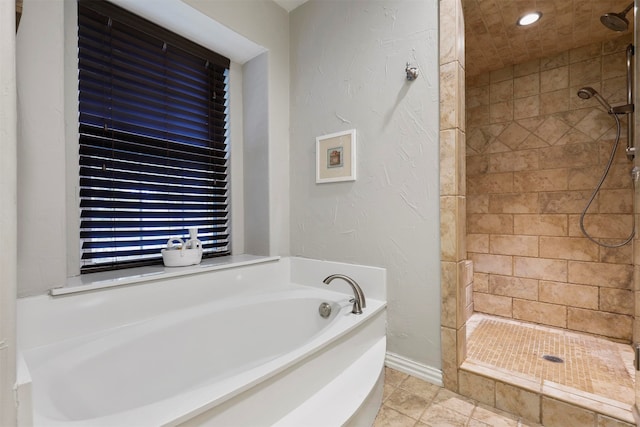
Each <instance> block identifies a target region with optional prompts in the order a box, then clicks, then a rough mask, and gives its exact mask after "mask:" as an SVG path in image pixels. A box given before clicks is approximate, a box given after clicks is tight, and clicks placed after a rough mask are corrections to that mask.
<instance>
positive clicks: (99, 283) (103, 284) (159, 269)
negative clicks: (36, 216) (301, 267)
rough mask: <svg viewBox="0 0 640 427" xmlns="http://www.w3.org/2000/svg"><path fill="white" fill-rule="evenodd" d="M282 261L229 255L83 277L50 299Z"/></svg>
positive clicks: (57, 290)
mask: <svg viewBox="0 0 640 427" xmlns="http://www.w3.org/2000/svg"><path fill="white" fill-rule="evenodd" d="M279 259H280V257H279V256H272V257H266V256H257V255H230V256H224V257H219V258H207V259H204V260H203V261H202V262H201V263H200V264H198V265H190V266H187V267H165V266H163V265H152V266H147V267H137V268H129V269H125V270H115V271H103V272H100V273H90V274H83V275H80V276H76V277H70V278H68V279H67V285H66V286H64V287H60V288H53V289H51V290H50V291H49V294H50V295H51V296H57V295H69V294H75V293H79V292H88V291H95V290H99V289H106V288H112V287H116V286H125V285H135V284H139V283H144V282H149V281H152V280H159V279H167V278H170V277H179V276H189V275H192V274H199V273H204V272H209V271H215V270H225V269H228V268H234V267H242V266H245V265H252V264H261V263H266V262H272V261H277V260H279Z"/></svg>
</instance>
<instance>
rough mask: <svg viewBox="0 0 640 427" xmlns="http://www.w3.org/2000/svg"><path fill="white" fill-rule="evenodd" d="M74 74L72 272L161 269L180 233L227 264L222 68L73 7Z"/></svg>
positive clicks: (92, 5)
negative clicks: (76, 235)
mask: <svg viewBox="0 0 640 427" xmlns="http://www.w3.org/2000/svg"><path fill="white" fill-rule="evenodd" d="M78 67H79V111H80V116H79V130H80V153H79V154H80V220H81V221H80V222H81V224H80V240H81V251H82V266H81V272H91V271H98V270H105V269H115V268H123V267H130V266H137V265H143V264H151V263H156V262H161V259H162V257H161V255H160V250H161V249H162V247H164V246H165V245H166V242H167V240H168V239H169V238H170V237H172V236H179V237H182V238H187V237H188V231H187V228H188V227H198V230H199V231H198V238H199V239H200V240H201V241H202V243H203V248H204V255H203V256H204V257H207V256H208V257H211V256H220V255H227V254H229V253H230V244H229V209H228V203H229V201H228V170H227V167H228V161H229V156H228V148H227V135H228V126H227V77H228V70H229V60H228V59H227V58H224V57H222V56H220V55H218V54H216V53H214V52H211V51H209V50H207V49H205V48H203V47H201V46H199V45H196V44H195V43H192V42H190V41H188V40H186V39H184V38H182V37H180V36H178V35H176V34H174V33H172V32H170V31H168V30H165V29H163V28H161V27H158V26H156V25H155V24H152V23H150V22H149V21H146V20H144V19H142V18H140V17H138V16H136V15H133V14H131V13H129V12H127V11H125V10H124V9H121V8H119V7H117V6H114V5H112V4H110V3H107V2H104V1H94V0H91V1H89V0H80V1H79V2H78Z"/></svg>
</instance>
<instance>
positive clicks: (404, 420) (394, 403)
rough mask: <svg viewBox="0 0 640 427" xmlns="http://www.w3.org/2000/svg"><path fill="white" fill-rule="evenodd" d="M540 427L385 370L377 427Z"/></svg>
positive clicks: (420, 381) (434, 386)
mask: <svg viewBox="0 0 640 427" xmlns="http://www.w3.org/2000/svg"><path fill="white" fill-rule="evenodd" d="M427 426H428V427H534V426H536V427H541V426H539V425H538V424H531V423H528V422H524V421H523V420H520V419H518V417H516V416H514V415H511V414H507V413H506V412H502V411H499V410H498V409H495V408H491V407H488V406H486V405H483V404H481V403H478V402H476V401H474V400H471V399H468V398H466V397H463V396H460V395H458V394H455V393H453V392H451V391H449V390H445V389H444V388H442V387H438V386H436V385H433V384H431V383H428V382H426V381H422V380H420V379H418V378H415V377H412V376H409V375H407V374H404V373H402V372H398V371H396V370H393V369H391V368H385V381H384V396H383V401H382V407H381V408H380V411H379V412H378V416H377V418H376V421H375V423H374V427H427Z"/></svg>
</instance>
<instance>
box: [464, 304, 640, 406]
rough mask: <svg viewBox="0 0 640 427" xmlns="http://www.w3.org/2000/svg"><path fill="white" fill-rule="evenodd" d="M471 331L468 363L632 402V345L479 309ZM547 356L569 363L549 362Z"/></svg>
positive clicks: (470, 327) (470, 324)
mask: <svg viewBox="0 0 640 427" xmlns="http://www.w3.org/2000/svg"><path fill="white" fill-rule="evenodd" d="M467 334H468V338H467V360H468V361H471V362H474V363H478V364H483V365H486V366H492V367H495V368H497V369H502V370H507V371H511V372H516V373H520V374H524V375H526V376H530V377H533V378H536V379H540V380H546V381H553V382H555V383H558V384H562V385H564V386H569V387H572V388H574V389H576V393H582V392H586V393H592V394H595V395H598V396H603V397H606V398H609V399H612V400H617V401H620V402H622V403H627V404H633V400H634V399H633V396H634V383H633V381H634V380H633V378H634V370H633V351H632V350H631V347H630V346H629V345H625V344H619V343H614V342H611V341H607V340H605V339H601V338H596V337H592V336H588V335H583V334H577V333H572V332H569V331H565V330H561V329H554V328H549V327H545V326H541V325H533V324H527V323H523V322H517V321H513V320H509V319H501V318H496V317H492V316H487V315H482V314H479V313H476V314H474V315H473V316H472V317H471V319H469V321H468V322H467ZM543 355H551V356H557V357H560V358H561V359H563V360H564V363H553V362H549V361H547V360H545V359H543V358H542V356H543Z"/></svg>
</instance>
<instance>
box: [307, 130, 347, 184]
mask: <svg viewBox="0 0 640 427" xmlns="http://www.w3.org/2000/svg"><path fill="white" fill-rule="evenodd" d="M355 180H356V130H355V129H350V130H347V131H342V132H335V133H330V134H327V135H322V136H318V137H316V183H317V184H325V183H329V182H340V181H355Z"/></svg>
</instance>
